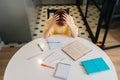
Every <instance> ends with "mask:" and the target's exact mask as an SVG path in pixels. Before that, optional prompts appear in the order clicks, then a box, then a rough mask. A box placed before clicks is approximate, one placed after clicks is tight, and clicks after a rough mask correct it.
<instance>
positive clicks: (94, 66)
mask: <svg viewBox="0 0 120 80" xmlns="http://www.w3.org/2000/svg"><path fill="white" fill-rule="evenodd" d="M82 65H83V67H84V68H85V70H86V72H87V74H92V73H96V72H102V71H106V70H109V69H110V68H109V66H108V65H107V64H106V62H105V61H104V60H103V59H102V58H101V57H100V58H95V59H90V60H85V61H82Z"/></svg>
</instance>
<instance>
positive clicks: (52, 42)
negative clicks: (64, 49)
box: [48, 41, 61, 43]
mask: <svg viewBox="0 0 120 80" xmlns="http://www.w3.org/2000/svg"><path fill="white" fill-rule="evenodd" d="M48 43H61V42H59V41H57V42H53V41H48Z"/></svg>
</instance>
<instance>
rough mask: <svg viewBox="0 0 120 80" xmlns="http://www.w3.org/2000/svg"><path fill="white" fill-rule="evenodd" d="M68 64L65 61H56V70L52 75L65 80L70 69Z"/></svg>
mask: <svg viewBox="0 0 120 80" xmlns="http://www.w3.org/2000/svg"><path fill="white" fill-rule="evenodd" d="M70 67H71V65H70V64H66V63H58V65H57V68H56V71H55V73H54V77H56V78H61V79H63V80H67V78H68V75H69V71H70Z"/></svg>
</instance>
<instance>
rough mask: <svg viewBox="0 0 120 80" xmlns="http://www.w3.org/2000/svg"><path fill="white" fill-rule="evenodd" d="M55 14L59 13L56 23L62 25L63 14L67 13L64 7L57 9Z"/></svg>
mask: <svg viewBox="0 0 120 80" xmlns="http://www.w3.org/2000/svg"><path fill="white" fill-rule="evenodd" d="M56 14H57V15H59V19H58V22H57V24H58V25H60V26H63V25H64V19H63V14H68V13H67V12H66V11H65V10H64V9H59V10H57V11H56V12H55V15H56Z"/></svg>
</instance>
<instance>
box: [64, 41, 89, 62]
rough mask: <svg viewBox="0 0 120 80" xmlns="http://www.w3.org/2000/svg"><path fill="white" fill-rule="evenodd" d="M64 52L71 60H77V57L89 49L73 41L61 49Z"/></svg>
mask: <svg viewBox="0 0 120 80" xmlns="http://www.w3.org/2000/svg"><path fill="white" fill-rule="evenodd" d="M62 50H63V51H64V52H66V53H67V54H68V55H69V56H70V57H71V58H73V59H74V60H77V59H78V58H79V57H81V56H83V55H85V54H86V53H88V52H89V51H91V49H90V48H89V47H87V46H86V45H84V44H83V43H81V42H79V41H74V42H72V43H70V44H68V45H67V46H65V47H64V48H63V49H62Z"/></svg>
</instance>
